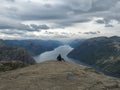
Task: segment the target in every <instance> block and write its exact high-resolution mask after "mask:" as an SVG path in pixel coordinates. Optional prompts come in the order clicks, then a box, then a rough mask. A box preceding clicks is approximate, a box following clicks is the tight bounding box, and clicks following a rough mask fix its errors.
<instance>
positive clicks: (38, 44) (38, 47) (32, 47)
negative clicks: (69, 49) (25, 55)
mask: <svg viewBox="0 0 120 90" xmlns="http://www.w3.org/2000/svg"><path fill="white" fill-rule="evenodd" d="M4 42H5V43H6V44H7V45H9V46H18V47H22V48H24V49H26V50H27V51H28V52H30V53H31V54H32V55H33V56H36V55H40V54H41V53H43V52H45V51H51V50H54V49H55V48H57V47H58V46H60V45H62V43H61V42H59V41H55V40H37V39H35V40H34V39H33V40H32V39H30V40H4Z"/></svg>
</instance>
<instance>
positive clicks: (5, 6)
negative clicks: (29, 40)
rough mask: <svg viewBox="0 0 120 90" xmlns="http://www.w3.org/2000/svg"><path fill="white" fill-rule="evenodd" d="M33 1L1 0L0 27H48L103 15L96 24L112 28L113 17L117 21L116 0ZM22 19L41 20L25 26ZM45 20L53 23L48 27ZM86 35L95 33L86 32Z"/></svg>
mask: <svg viewBox="0 0 120 90" xmlns="http://www.w3.org/2000/svg"><path fill="white" fill-rule="evenodd" d="M32 1H34V0H2V1H1V3H0V30H5V29H10V30H12V29H14V30H18V31H19V30H20V31H39V30H47V29H50V27H53V28H64V27H69V26H72V25H74V24H76V23H84V22H89V21H91V20H93V18H103V19H102V20H101V19H99V20H96V23H98V24H105V27H113V25H112V24H111V23H110V22H111V21H112V20H116V21H118V22H119V21H120V1H119V0H59V1H58V0H40V1H43V3H35V2H32ZM38 1H39V0H38ZM52 2H53V3H52ZM24 21H27V22H29V21H34V22H35V21H40V22H44V23H43V24H40V25H39V23H38V24H37V25H36V24H35V23H33V24H31V23H30V25H26V24H23V23H22V22H24ZM47 23H50V24H51V23H52V25H53V26H47V25H48V24H47ZM11 33H12V32H11ZM85 34H97V33H96V32H86V33H85ZM60 37H62V36H60Z"/></svg>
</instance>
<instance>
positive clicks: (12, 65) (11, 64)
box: [0, 61, 27, 72]
mask: <svg viewBox="0 0 120 90" xmlns="http://www.w3.org/2000/svg"><path fill="white" fill-rule="evenodd" d="M25 66H27V65H26V64H24V63H23V62H21V61H1V62H0V72H5V71H9V70H14V69H17V68H22V67H25Z"/></svg>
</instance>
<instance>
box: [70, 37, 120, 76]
mask: <svg viewBox="0 0 120 90" xmlns="http://www.w3.org/2000/svg"><path fill="white" fill-rule="evenodd" d="M68 57H70V58H74V59H77V60H80V61H82V62H85V63H87V64H90V65H93V66H97V67H100V68H101V69H103V70H105V71H107V72H110V73H112V74H115V75H120V37H111V38H107V37H98V38H92V39H88V40H86V41H84V42H83V43H81V44H80V45H79V46H78V47H76V48H75V49H74V50H73V51H72V52H70V53H69V55H68Z"/></svg>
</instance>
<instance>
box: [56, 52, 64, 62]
mask: <svg viewBox="0 0 120 90" xmlns="http://www.w3.org/2000/svg"><path fill="white" fill-rule="evenodd" d="M57 60H58V61H65V60H64V59H63V58H62V57H61V54H59V55H58V57H57Z"/></svg>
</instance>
